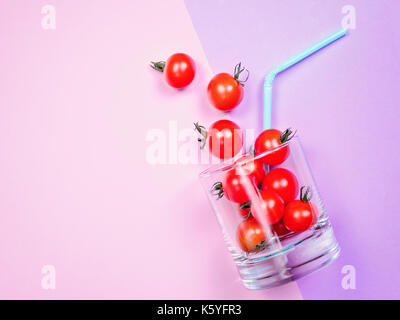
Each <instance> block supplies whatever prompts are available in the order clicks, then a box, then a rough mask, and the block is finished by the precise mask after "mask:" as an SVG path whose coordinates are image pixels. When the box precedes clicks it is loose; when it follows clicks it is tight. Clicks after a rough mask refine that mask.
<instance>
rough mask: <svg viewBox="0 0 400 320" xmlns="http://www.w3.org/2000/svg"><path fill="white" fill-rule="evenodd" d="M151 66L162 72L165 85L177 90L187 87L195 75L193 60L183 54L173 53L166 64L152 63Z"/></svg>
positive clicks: (161, 62) (160, 62) (162, 62)
mask: <svg viewBox="0 0 400 320" xmlns="http://www.w3.org/2000/svg"><path fill="white" fill-rule="evenodd" d="M151 66H152V68H153V69H155V70H157V71H160V72H163V73H164V75H165V80H166V81H167V83H168V84H169V85H170V86H171V87H174V88H177V89H180V88H184V87H186V86H188V85H189V84H190V83H191V82H192V81H193V79H194V75H195V73H196V65H195V63H194V61H193V59H192V58H191V57H190V56H188V55H187V54H185V53H175V54H173V55H172V56H170V57H169V58H168V59H167V61H166V62H164V61H159V62H152V64H151Z"/></svg>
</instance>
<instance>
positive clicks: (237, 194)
mask: <svg viewBox="0 0 400 320" xmlns="http://www.w3.org/2000/svg"><path fill="white" fill-rule="evenodd" d="M222 190H223V194H224V195H226V197H227V198H228V200H230V201H232V202H236V203H239V204H243V203H245V202H249V201H250V197H251V196H252V195H253V194H255V193H256V192H257V186H256V185H255V183H254V179H253V178H252V177H251V176H247V175H240V174H237V173H236V171H235V170H233V169H232V170H230V171H228V172H227V173H226V174H225V177H224V180H223V181H222Z"/></svg>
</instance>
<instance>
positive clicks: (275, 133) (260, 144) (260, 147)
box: [254, 129, 293, 166]
mask: <svg viewBox="0 0 400 320" xmlns="http://www.w3.org/2000/svg"><path fill="white" fill-rule="evenodd" d="M292 137H293V136H292V131H291V130H290V129H287V130H285V132H283V133H282V132H281V131H279V130H276V129H268V130H265V131H263V132H261V134H260V135H259V136H258V137H257V139H256V141H255V143H254V151H255V153H256V155H259V154H262V153H264V152H266V151H270V150H272V149H275V148H277V149H276V150H275V151H272V152H271V153H269V154H267V155H265V156H264V157H262V158H261V160H262V161H263V162H264V163H265V164H268V165H271V166H276V165H278V164H281V163H282V162H283V161H285V160H286V159H287V157H288V156H289V148H288V146H284V147H281V148H278V147H279V146H280V145H282V143H285V142H287V141H289V140H290V139H291V138H292Z"/></svg>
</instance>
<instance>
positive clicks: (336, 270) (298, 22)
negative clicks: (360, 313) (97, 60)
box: [185, 0, 400, 299]
mask: <svg viewBox="0 0 400 320" xmlns="http://www.w3.org/2000/svg"><path fill="white" fill-rule="evenodd" d="M185 3H186V6H187V9H188V11H189V13H190V16H191V18H192V21H193V24H194V27H195V29H196V31H197V33H198V35H199V38H200V41H201V43H202V45H203V49H204V51H205V53H206V56H207V58H208V61H209V63H210V65H211V67H212V69H213V71H214V72H222V71H230V70H232V69H233V66H234V65H235V64H236V63H237V62H239V61H241V62H242V63H243V64H245V65H246V66H247V68H248V69H249V70H250V72H251V75H250V79H249V81H248V83H247V84H246V89H245V90H246V91H245V99H244V101H243V102H242V104H241V105H240V106H239V107H238V108H237V109H236V110H234V111H233V112H232V117H233V119H234V120H235V121H236V122H238V124H240V125H241V126H242V127H243V128H257V129H258V130H260V129H261V106H262V82H263V77H264V76H265V74H266V73H267V71H268V70H269V69H271V68H272V67H274V66H275V65H276V64H278V63H280V62H281V61H283V60H285V59H286V58H288V57H289V56H291V55H292V54H295V53H297V52H298V51H299V50H301V49H303V48H305V47H307V46H309V45H311V44H312V43H314V42H315V41H317V40H319V39H320V38H322V37H324V36H326V35H327V34H329V33H331V32H333V31H335V30H336V29H338V28H339V27H340V26H341V20H342V18H343V16H344V15H343V14H342V12H341V10H342V7H343V6H344V5H347V4H351V5H353V6H354V7H355V8H356V17H357V24H356V29H355V30H351V31H350V33H349V35H347V36H346V37H345V38H344V39H341V40H339V41H338V42H336V43H335V44H333V45H331V46H329V47H328V48H325V49H324V50H322V51H320V52H317V53H316V54H314V55H313V56H312V57H310V58H309V59H307V60H305V61H303V62H301V63H300V64H298V65H296V66H294V67H293V68H291V69H290V70H287V71H286V72H284V73H282V74H281V75H279V76H278V77H277V78H276V80H275V88H274V94H273V119H272V121H273V126H274V127H277V128H279V129H285V128H286V127H288V126H292V127H295V128H297V130H298V132H299V135H300V136H301V138H302V142H303V146H304V148H305V151H306V153H307V156H308V160H309V163H310V166H311V168H312V170H313V174H314V176H315V178H316V182H317V184H318V186H319V189H320V193H321V196H322V198H323V199H324V201H325V205H326V207H327V209H328V213H329V215H330V217H331V221H332V223H333V226H334V229H335V233H336V236H337V238H338V240H339V242H340V244H341V247H342V253H341V256H340V257H339V259H338V260H336V262H334V263H333V264H332V265H331V266H329V267H328V268H325V269H324V270H321V271H320V272H317V273H315V274H313V275H312V276H308V277H306V278H303V279H301V280H299V281H298V285H299V288H300V290H301V293H302V295H303V297H304V298H305V299H336V298H341V299H360V298H399V297H400V276H399V274H398V265H399V262H400V259H399V249H400V248H399V244H400V237H399V235H398V230H399V222H400V217H399V214H400V210H399V209H398V195H399V186H398V182H399V180H400V171H399V169H398V157H399V144H398V140H397V139H398V136H399V132H400V131H399V127H398V126H399V120H400V108H399V98H400V84H399V83H400V82H399V80H400V79H399V74H400V73H399V72H400V63H399V52H400V51H399V50H400V23H399V20H398V12H399V10H400V2H399V1H397V0H392V1H374V0H369V1H367V0H364V1H354V0H353V1H351V2H350V3H349V2H347V1H317V0H315V1H312V0H307V1H289V0H279V1H265V0H258V1H251V2H246V1H241V0H234V1H233V0H229V1H228V0H226V1H223V0H218V1H216V0H203V1H194V0H186V1H185ZM345 265H353V266H354V267H355V268H356V275H357V278H356V286H357V287H356V290H344V289H342V286H341V280H342V278H343V276H344V275H343V274H342V273H341V270H342V268H343V266H345Z"/></svg>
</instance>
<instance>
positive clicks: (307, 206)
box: [283, 187, 318, 232]
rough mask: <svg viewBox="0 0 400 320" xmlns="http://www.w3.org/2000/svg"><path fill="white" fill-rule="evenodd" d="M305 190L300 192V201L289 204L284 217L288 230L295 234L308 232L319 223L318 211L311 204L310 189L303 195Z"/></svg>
mask: <svg viewBox="0 0 400 320" xmlns="http://www.w3.org/2000/svg"><path fill="white" fill-rule="evenodd" d="M303 188H304V187H302V188H301V190H300V200H294V201H291V202H289V203H288V205H287V206H286V208H285V214H284V216H283V223H284V224H285V226H286V228H288V229H289V230H291V231H293V232H301V231H304V230H307V229H308V228H310V227H311V226H312V225H313V224H314V223H315V222H316V221H317V216H318V209H317V207H316V206H315V205H314V204H313V203H311V202H310V198H309V196H308V193H309V189H307V191H306V192H305V194H304V195H303V194H302V193H303V192H302V191H303Z"/></svg>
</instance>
